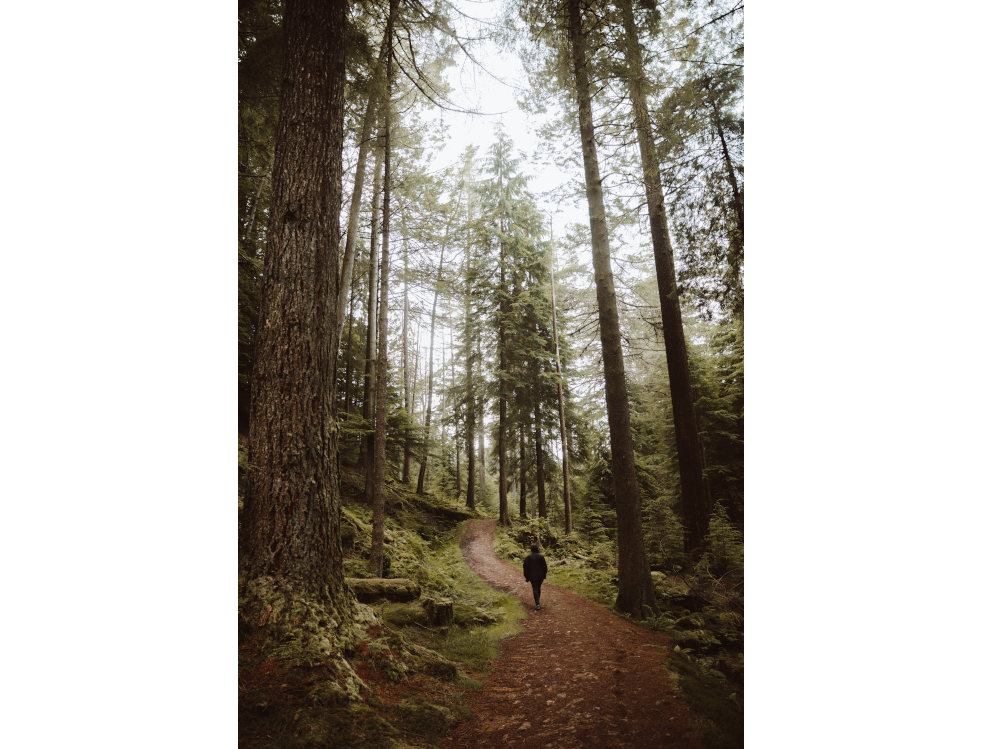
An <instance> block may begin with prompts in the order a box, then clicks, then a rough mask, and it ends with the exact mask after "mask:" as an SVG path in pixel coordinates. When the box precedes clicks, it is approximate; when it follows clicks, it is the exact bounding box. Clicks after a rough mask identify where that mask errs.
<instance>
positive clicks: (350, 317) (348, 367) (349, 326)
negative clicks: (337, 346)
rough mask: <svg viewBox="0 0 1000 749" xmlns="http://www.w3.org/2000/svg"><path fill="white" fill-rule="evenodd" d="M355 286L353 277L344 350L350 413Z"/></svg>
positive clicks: (346, 409)
mask: <svg viewBox="0 0 1000 749" xmlns="http://www.w3.org/2000/svg"><path fill="white" fill-rule="evenodd" d="M354 286H355V279H354V278H351V301H350V304H348V305H347V347H346V348H345V350H344V353H345V354H346V357H345V358H346V359H347V361H345V362H344V413H345V414H349V413H350V412H351V396H352V395H353V394H354V393H353V391H354V388H353V387H352V384H353V383H352V382H351V377H352V376H353V374H354V373H353V372H351V369H352V365H353V364H354V356H353V346H352V345H351V344H352V343H353V342H354V338H353V336H352V335H351V333H352V331H353V328H354Z"/></svg>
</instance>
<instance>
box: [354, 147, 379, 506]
mask: <svg viewBox="0 0 1000 749" xmlns="http://www.w3.org/2000/svg"><path fill="white" fill-rule="evenodd" d="M384 151H385V149H384V148H383V146H382V145H379V148H378V151H377V152H376V157H375V181H374V185H373V187H372V230H371V243H370V247H369V251H368V326H367V329H366V331H365V382H364V390H363V392H362V400H361V418H362V419H363V420H364V421H363V425H364V429H365V434H364V435H363V436H362V437H361V447H360V449H359V452H358V464H359V465H362V466H364V468H365V499H366V501H367V502H369V503H370V502H371V500H372V481H371V451H372V441H373V439H374V434H373V433H372V431H371V430H372V427H373V426H374V424H373V423H372V422H373V421H374V419H375V399H374V394H375V344H376V338H375V333H376V320H377V319H378V306H377V305H378V296H377V294H376V293H375V289H376V285H377V284H378V272H377V270H378V265H377V264H376V262H375V248H376V246H377V243H378V213H379V195H380V193H381V191H382V171H381V170H380V169H379V168H378V167H379V166H381V163H382V162H381V160H382V159H383V158H384V155H383V154H384Z"/></svg>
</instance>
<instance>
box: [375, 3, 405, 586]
mask: <svg viewBox="0 0 1000 749" xmlns="http://www.w3.org/2000/svg"><path fill="white" fill-rule="evenodd" d="M398 2H399V0H390V2H389V22H388V24H387V32H386V33H387V34H388V36H389V39H392V19H393V16H394V15H395V12H396V5H397V4H398ZM392 73H393V54H392V45H391V43H390V45H389V52H388V57H387V59H386V66H385V79H386V80H385V129H384V131H383V132H384V135H383V139H384V146H385V175H384V176H383V178H382V195H383V197H382V268H381V271H380V274H379V275H380V276H381V279H380V281H379V308H378V364H377V366H376V368H375V441H374V448H375V455H374V460H373V461H372V467H373V470H372V552H371V556H370V557H369V558H368V571H369V572H372V573H374V574H375V575H377V576H379V577H384V576H385V570H384V569H383V568H384V564H383V544H384V542H385V442H386V432H387V428H386V427H387V425H386V420H387V417H388V408H387V403H386V400H387V397H386V396H387V392H388V383H387V382H386V379H387V377H388V374H389V193H390V190H391V188H392V184H391V179H390V166H391V164H392V142H391V140H390V137H389V136H390V134H391V122H392V100H391V96H392Z"/></svg>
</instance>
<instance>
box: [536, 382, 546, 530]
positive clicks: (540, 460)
mask: <svg viewBox="0 0 1000 749" xmlns="http://www.w3.org/2000/svg"><path fill="white" fill-rule="evenodd" d="M535 486H537V487H538V489H537V491H538V514H539V515H541V516H542V517H543V518H547V517H548V516H549V508H548V505H547V504H545V452H544V450H543V449H542V409H541V406H539V404H538V401H537V400H535Z"/></svg>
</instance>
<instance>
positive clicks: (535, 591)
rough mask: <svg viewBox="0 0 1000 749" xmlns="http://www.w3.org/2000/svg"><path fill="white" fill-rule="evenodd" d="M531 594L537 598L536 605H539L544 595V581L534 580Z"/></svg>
mask: <svg viewBox="0 0 1000 749" xmlns="http://www.w3.org/2000/svg"><path fill="white" fill-rule="evenodd" d="M531 593H532V595H534V596H535V605H536V606H537V605H538V599H539V597H540V596H541V595H542V581H541V580H532V581H531Z"/></svg>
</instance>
